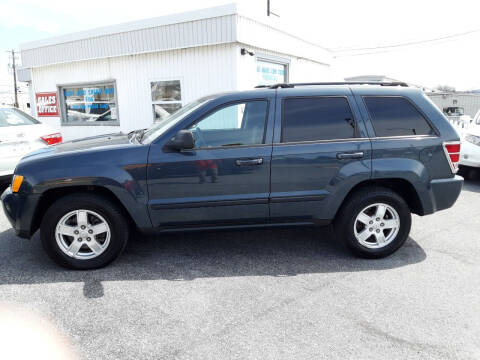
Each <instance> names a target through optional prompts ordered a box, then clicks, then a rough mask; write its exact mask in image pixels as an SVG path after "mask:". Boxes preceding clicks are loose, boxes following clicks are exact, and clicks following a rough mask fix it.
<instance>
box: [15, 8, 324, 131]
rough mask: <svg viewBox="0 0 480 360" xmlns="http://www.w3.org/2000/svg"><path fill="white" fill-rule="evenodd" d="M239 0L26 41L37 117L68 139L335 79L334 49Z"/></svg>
mask: <svg viewBox="0 0 480 360" xmlns="http://www.w3.org/2000/svg"><path fill="white" fill-rule="evenodd" d="M266 21H267V19H263V20H261V21H260V20H258V19H253V18H251V17H248V16H245V15H242V14H241V13H240V12H239V11H238V7H237V5H235V4H231V5H225V6H220V7H215V8H209V9H204V10H199V11H193V12H187V13H181V14H175V15H171V16H162V17H157V18H153V19H147V20H142V21H136V22H131V23H126V24H120V25H114V26H109V27H105V28H99V29H93V30H89V31H84V32H80V33H75V34H70V35H65V36H60V37H55V38H50V39H45V40H41V41H35V42H31V43H26V44H22V45H21V46H20V53H21V59H22V65H23V68H22V69H21V70H20V71H19V79H20V80H21V81H27V82H29V88H30V96H31V103H32V104H35V106H32V107H31V108H32V114H33V115H34V116H36V117H38V118H39V119H40V120H41V121H43V122H46V123H48V124H50V125H53V126H55V127H57V128H59V129H60V130H61V132H62V134H63V136H64V139H66V140H70V139H74V138H79V137H84V136H90V135H98V134H102V133H112V132H118V131H123V132H128V131H131V130H134V129H140V128H146V127H149V126H150V125H151V124H152V123H153V121H160V120H161V119H162V118H163V117H165V116H166V115H168V114H170V113H172V112H173V111H175V110H177V109H178V108H180V107H181V106H182V105H184V104H186V103H188V102H190V101H192V100H194V99H196V98H198V97H201V96H203V95H206V94H209V93H215V92H223V91H229V90H242V89H251V88H253V87H254V86H256V85H261V84H271V83H277V82H287V81H291V82H292V81H297V82H301V81H322V80H331V79H330V71H329V67H330V64H331V59H332V55H331V53H330V52H329V51H328V50H327V49H325V48H322V47H321V46H319V45H317V44H313V43H311V42H307V41H305V40H302V39H300V38H298V37H296V36H294V35H292V34H288V33H286V32H284V31H282V30H281V29H277V28H274V27H272V26H270V25H268V24H267V23H266Z"/></svg>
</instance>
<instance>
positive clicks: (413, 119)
mask: <svg viewBox="0 0 480 360" xmlns="http://www.w3.org/2000/svg"><path fill="white" fill-rule="evenodd" d="M363 100H364V102H365V105H366V107H367V109H368V112H369V114H370V120H371V121H372V125H373V128H374V129H375V134H376V136H382V137H383V136H409V135H412V136H416V135H435V131H434V130H433V129H432V127H431V126H430V124H429V123H428V121H427V120H426V119H425V117H424V116H423V115H422V114H421V113H420V112H419V111H418V110H417V108H416V107H415V106H414V105H413V104H412V103H411V102H410V101H409V100H407V99H406V98H404V97H381V96H378V97H377V96H367V97H364V98H363Z"/></svg>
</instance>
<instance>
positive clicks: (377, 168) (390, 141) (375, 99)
mask: <svg viewBox="0 0 480 360" xmlns="http://www.w3.org/2000/svg"><path fill="white" fill-rule="evenodd" d="M387 90H388V91H389V92H387ZM387 90H384V91H382V92H381V93H380V92H378V91H376V90H375V89H363V88H360V89H355V90H354V91H355V95H356V98H357V103H359V104H360V105H361V106H360V110H361V111H362V112H363V113H364V114H365V117H367V118H368V119H369V120H370V121H368V122H366V125H367V131H368V132H369V134H370V136H371V139H372V168H373V172H372V177H373V178H382V177H395V178H403V177H404V176H405V174H407V173H408V171H411V169H412V167H413V168H416V170H415V172H416V174H412V176H413V175H415V176H414V177H413V179H415V178H416V176H418V175H421V176H422V177H427V176H429V177H430V178H431V179H439V178H443V177H445V174H451V170H450V166H449V164H448V161H447V158H446V156H445V152H444V149H443V147H442V143H441V140H440V138H439V131H438V129H436V127H435V126H434V124H433V123H432V122H431V121H430V120H429V118H430V117H433V116H439V115H438V114H435V113H434V112H436V109H434V108H432V105H431V104H430V103H429V101H428V99H426V98H425V97H424V95H420V94H418V93H417V90H415V89H413V90H409V89H387ZM400 90H401V91H400ZM414 99H415V101H414ZM429 115H430V116H429ZM440 116H441V114H440ZM392 164H394V166H392ZM412 164H416V165H412ZM425 169H426V170H427V172H425V171H424V170H425ZM413 179H412V180H413Z"/></svg>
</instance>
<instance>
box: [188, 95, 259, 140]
mask: <svg viewBox="0 0 480 360" xmlns="http://www.w3.org/2000/svg"><path fill="white" fill-rule="evenodd" d="M267 109H268V102H267V101H264V100H255V101H248V102H244V103H236V104H232V105H228V106H225V107H222V108H220V109H218V110H216V111H214V112H213V113H211V114H210V115H207V116H206V117H205V118H203V119H202V120H200V121H199V122H197V123H195V124H193V125H192V126H190V127H189V128H188V129H189V130H191V131H192V133H193V137H194V138H195V147H197V148H203V147H217V146H240V145H256V144H263V137H264V132H265V121H266V119H267Z"/></svg>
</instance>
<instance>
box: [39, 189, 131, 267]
mask: <svg viewBox="0 0 480 360" xmlns="http://www.w3.org/2000/svg"><path fill="white" fill-rule="evenodd" d="M79 209H84V210H90V211H94V212H96V213H97V214H99V215H101V216H102V217H103V218H104V219H105V220H106V222H107V223H108V226H109V227H110V232H111V237H110V242H109V244H108V246H107V247H106V249H105V250H104V251H103V253H101V254H100V255H98V256H97V257H95V258H92V259H75V258H73V257H70V256H68V255H67V254H66V253H64V252H63V251H62V250H61V248H60V247H59V245H58V244H57V240H56V237H55V230H56V226H57V223H58V222H59V221H60V219H61V218H62V217H63V216H64V215H66V214H68V213H69V212H71V211H74V210H79ZM129 232H130V228H129V222H128V221H127V219H126V217H125V215H124V213H123V211H122V210H121V209H119V207H118V206H117V205H115V203H113V202H112V201H111V200H110V199H108V198H107V197H105V196H99V195H93V194H84V193H82V194H80V193H79V194H72V195H67V196H64V197H62V198H60V199H59V200H57V201H56V202H55V203H53V205H52V206H50V208H49V209H48V210H47V212H46V213H45V215H44V216H43V219H42V223H41V226H40V238H41V241H42V245H43V248H44V249H45V251H46V253H47V254H48V256H49V257H50V258H51V259H52V260H54V261H55V262H56V263H57V264H59V265H61V266H63V267H66V268H70V269H77V270H89V269H97V268H101V267H103V266H105V265H108V264H109V263H110V262H112V261H113V260H115V259H116V258H117V257H118V256H119V255H120V254H121V253H122V251H123V250H124V249H125V246H126V245H127V241H128V238H129Z"/></svg>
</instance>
